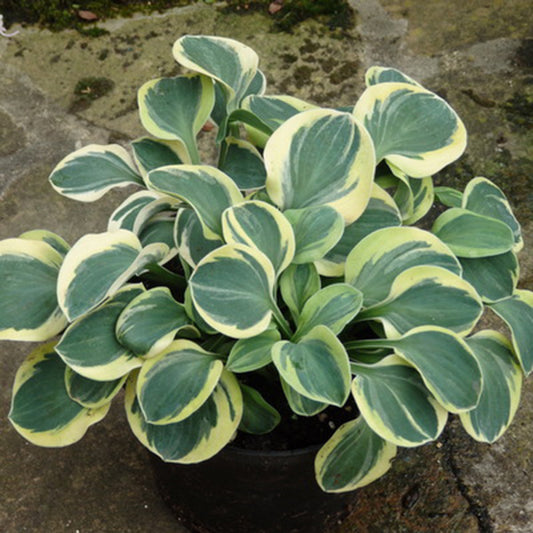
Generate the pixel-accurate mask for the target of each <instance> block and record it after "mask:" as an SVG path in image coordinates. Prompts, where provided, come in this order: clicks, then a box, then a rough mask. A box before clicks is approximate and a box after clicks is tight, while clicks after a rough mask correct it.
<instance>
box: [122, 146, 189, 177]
mask: <svg viewBox="0 0 533 533" xmlns="http://www.w3.org/2000/svg"><path fill="white" fill-rule="evenodd" d="M131 148H132V150H133V158H134V159H135V162H136V163H137V167H138V168H139V170H140V171H141V172H142V174H143V175H146V174H147V173H148V172H150V170H154V169H156V168H159V167H164V166H167V165H181V164H182V163H188V162H189V160H188V158H189V154H188V153H187V150H186V149H185V147H184V146H183V145H182V144H181V143H180V142H179V141H162V140H159V139H152V138H151V137H141V138H140V139H136V140H135V141H132V142H131Z"/></svg>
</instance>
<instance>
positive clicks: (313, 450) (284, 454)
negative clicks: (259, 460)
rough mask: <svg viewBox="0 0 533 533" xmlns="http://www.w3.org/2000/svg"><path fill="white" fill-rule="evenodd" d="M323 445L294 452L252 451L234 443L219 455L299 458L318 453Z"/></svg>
mask: <svg viewBox="0 0 533 533" xmlns="http://www.w3.org/2000/svg"><path fill="white" fill-rule="evenodd" d="M323 445H324V443H323V444H311V445H309V446H305V447H304V448H296V449H294V450H252V449H248V448H239V447H238V446H235V445H234V444H232V443H229V444H227V445H226V446H225V447H224V448H223V449H222V450H220V452H219V453H224V452H227V453H233V454H235V455H245V456H260V455H268V456H269V457H297V456H300V455H307V454H310V453H316V452H318V450H320V448H322V446H323Z"/></svg>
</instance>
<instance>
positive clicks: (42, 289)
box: [0, 237, 67, 341]
mask: <svg viewBox="0 0 533 533" xmlns="http://www.w3.org/2000/svg"><path fill="white" fill-rule="evenodd" d="M62 262H63V257H62V255H61V254H60V253H59V252H58V251H57V250H56V249H54V248H53V247H52V246H51V245H50V244H48V243H46V242H44V241H39V240H30V239H28V238H24V237H23V238H19V239H5V240H3V241H0V279H1V280H2V283H1V284H0V301H1V302H2V305H1V306H0V339H5V340H25V341H44V340H48V339H50V338H52V337H53V336H54V335H57V334H58V333H59V332H60V331H61V330H62V329H63V328H64V327H65V326H66V325H67V320H66V318H65V315H64V314H63V312H62V311H61V309H60V308H59V305H58V301H57V296H56V283H57V278H58V273H59V268H60V266H61V263H62Z"/></svg>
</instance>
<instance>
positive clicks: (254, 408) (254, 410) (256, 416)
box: [239, 385, 281, 435]
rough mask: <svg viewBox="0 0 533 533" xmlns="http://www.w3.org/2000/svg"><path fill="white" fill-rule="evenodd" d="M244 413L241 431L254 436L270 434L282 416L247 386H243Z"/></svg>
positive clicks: (240, 426)
mask: <svg viewBox="0 0 533 533" xmlns="http://www.w3.org/2000/svg"><path fill="white" fill-rule="evenodd" d="M241 392H242V399H243V405H244V409H243V413H242V419H241V423H240V425H239V430H240V431H244V432H245V433H252V434H254V435H264V434H265V433H270V432H271V431H272V430H273V429H274V428H275V427H276V426H277V425H278V424H279V423H280V421H281V415H280V414H279V413H278V411H277V410H276V409H274V407H272V406H271V405H270V404H269V403H268V402H267V401H266V400H265V399H264V398H263V396H261V394H260V393H259V392H258V391H256V390H255V389H253V388H252V387H248V386H247V385H241Z"/></svg>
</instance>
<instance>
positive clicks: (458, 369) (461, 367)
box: [346, 326, 483, 413]
mask: <svg viewBox="0 0 533 533" xmlns="http://www.w3.org/2000/svg"><path fill="white" fill-rule="evenodd" d="M382 347H387V348H393V349H394V351H395V353H396V354H397V355H399V356H400V357H401V358H402V359H405V360H406V361H407V362H408V363H409V364H411V365H412V366H414V367H415V368H416V369H417V370H418V372H419V373H420V375H421V376H422V379H423V380H424V383H425V385H426V387H427V388H428V389H429V390H430V392H431V393H432V394H433V396H435V398H436V399H437V401H438V402H439V403H440V404H441V405H442V406H443V407H444V408H445V409H447V410H448V411H450V412H452V413H461V412H465V411H469V410H470V409H473V408H474V407H475V406H476V405H477V403H478V401H479V397H480V394H481V388H482V383H483V377H482V374H481V368H480V366H479V363H478V361H477V359H476V357H475V356H474V353H473V352H472V350H471V349H470V348H469V346H468V344H467V343H466V342H465V341H464V340H463V339H462V338H461V337H460V336H459V335H457V334H456V333H454V332H453V331H450V330H449V329H445V328H440V327H435V326H421V327H418V328H413V329H411V330H410V331H408V332H407V333H406V334H405V335H403V336H401V337H397V338H395V339H370V340H360V341H351V342H348V343H346V348H347V349H348V350H349V351H350V353H353V350H354V349H362V348H382Z"/></svg>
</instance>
